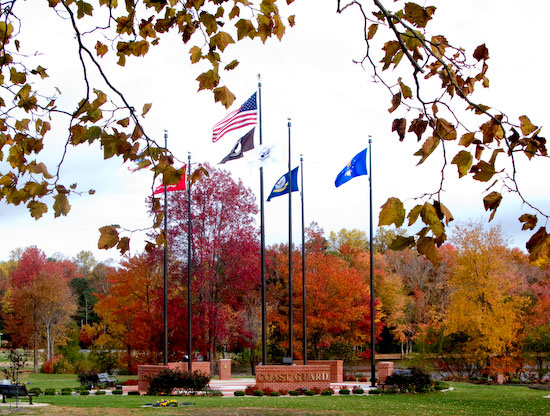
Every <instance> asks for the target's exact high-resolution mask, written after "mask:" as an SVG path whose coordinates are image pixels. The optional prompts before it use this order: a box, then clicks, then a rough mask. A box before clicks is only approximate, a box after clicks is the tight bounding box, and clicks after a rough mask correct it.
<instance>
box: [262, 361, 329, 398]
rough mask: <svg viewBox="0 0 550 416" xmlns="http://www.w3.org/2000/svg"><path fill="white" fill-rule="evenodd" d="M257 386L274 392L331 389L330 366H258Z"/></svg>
mask: <svg viewBox="0 0 550 416" xmlns="http://www.w3.org/2000/svg"><path fill="white" fill-rule="evenodd" d="M256 386H257V387H258V388H259V389H260V390H264V389H265V388H266V387H269V388H270V389H272V390H273V391H280V390H296V389H300V388H306V389H308V390H310V389H313V388H315V387H317V388H320V389H322V390H323V389H328V388H329V387H330V365H328V364H308V365H258V366H256Z"/></svg>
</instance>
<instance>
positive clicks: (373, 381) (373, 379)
mask: <svg viewBox="0 0 550 416" xmlns="http://www.w3.org/2000/svg"><path fill="white" fill-rule="evenodd" d="M371 143H372V140H371V136H370V135H369V171H368V172H369V206H370V235H369V250H370V343H371V358H370V371H371V386H372V387H376V375H375V373H376V365H375V361H374V354H375V348H374V346H375V345H374V343H375V340H374V256H373V252H372V146H371Z"/></svg>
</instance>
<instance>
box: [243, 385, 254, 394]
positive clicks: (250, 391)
mask: <svg viewBox="0 0 550 416" xmlns="http://www.w3.org/2000/svg"><path fill="white" fill-rule="evenodd" d="M254 390H257V388H256V385H250V386H246V389H244V392H245V394H246V395H247V396H252V395H253V394H254Z"/></svg>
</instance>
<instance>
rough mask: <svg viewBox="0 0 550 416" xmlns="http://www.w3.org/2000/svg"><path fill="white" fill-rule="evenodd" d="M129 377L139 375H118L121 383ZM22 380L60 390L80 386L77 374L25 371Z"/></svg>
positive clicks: (43, 387)
mask: <svg viewBox="0 0 550 416" xmlns="http://www.w3.org/2000/svg"><path fill="white" fill-rule="evenodd" d="M129 378H134V379H135V378H137V376H122V375H121V376H117V379H118V381H119V382H120V383H122V382H123V381H124V380H127V379H129ZM21 380H22V381H26V382H30V383H31V384H30V387H40V388H41V389H42V390H44V389H45V388H54V389H55V390H56V391H60V390H61V389H62V388H63V387H70V388H75V387H78V386H80V383H79V382H78V376H77V375H76V374H42V373H37V374H33V373H30V372H29V373H23V375H22V377H21Z"/></svg>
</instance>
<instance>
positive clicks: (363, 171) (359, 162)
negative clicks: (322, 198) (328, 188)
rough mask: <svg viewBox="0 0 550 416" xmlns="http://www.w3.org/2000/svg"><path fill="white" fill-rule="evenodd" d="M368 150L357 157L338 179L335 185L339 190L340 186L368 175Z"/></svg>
mask: <svg viewBox="0 0 550 416" xmlns="http://www.w3.org/2000/svg"><path fill="white" fill-rule="evenodd" d="M367 174H368V172H367V149H365V150H362V151H360V152H359V153H357V154H356V155H355V157H354V158H353V159H351V162H349V163H348V164H347V166H346V167H345V168H344V169H342V171H341V172H340V173H339V174H338V176H337V177H336V180H335V181H334V185H336V187H337V188H338V187H339V186H340V185H342V184H344V183H346V182H347V181H349V180H350V179H353V178H355V177H356V176H362V175H367Z"/></svg>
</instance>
